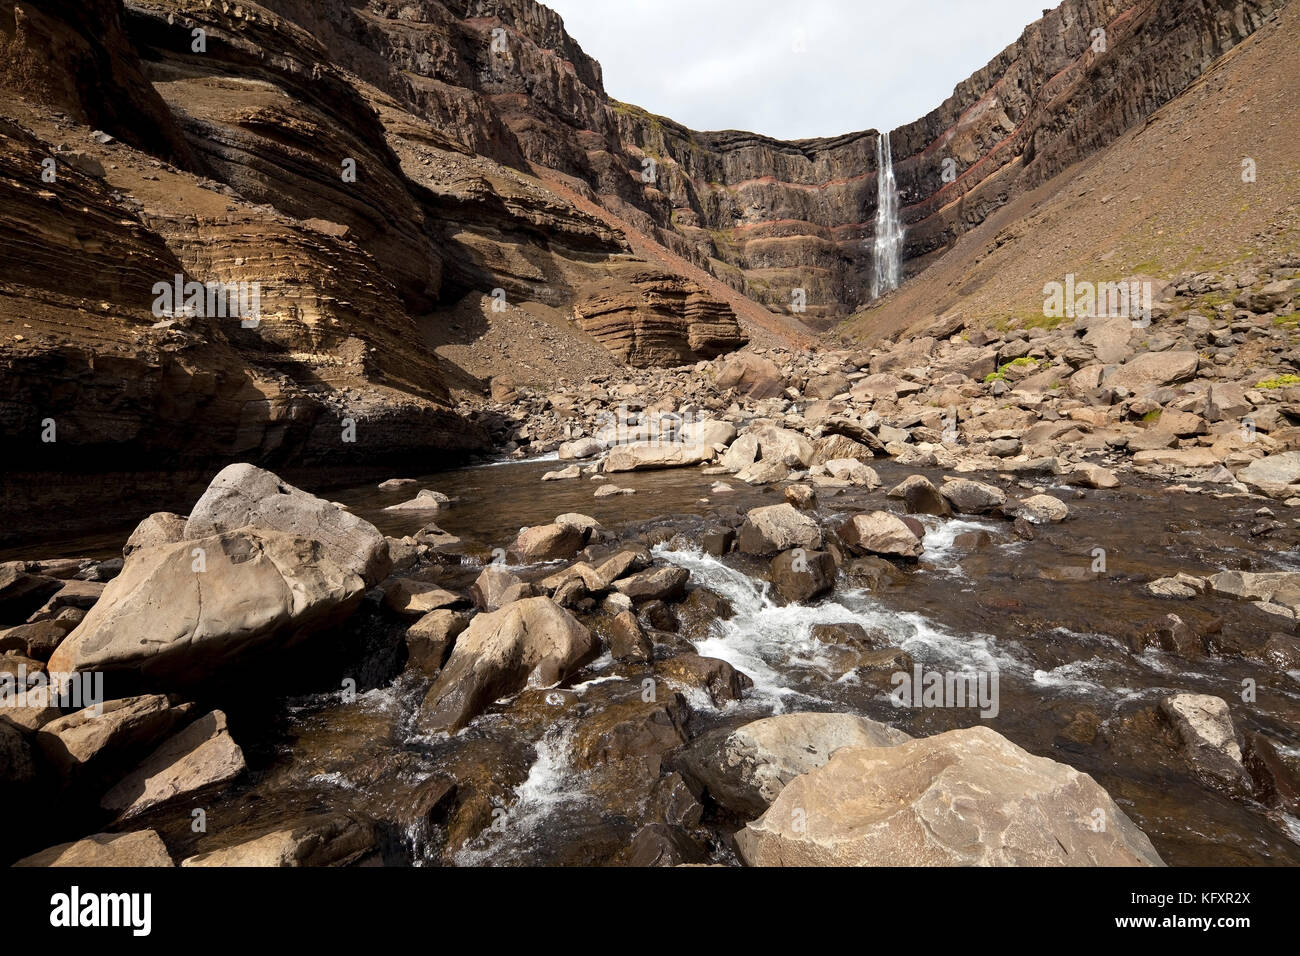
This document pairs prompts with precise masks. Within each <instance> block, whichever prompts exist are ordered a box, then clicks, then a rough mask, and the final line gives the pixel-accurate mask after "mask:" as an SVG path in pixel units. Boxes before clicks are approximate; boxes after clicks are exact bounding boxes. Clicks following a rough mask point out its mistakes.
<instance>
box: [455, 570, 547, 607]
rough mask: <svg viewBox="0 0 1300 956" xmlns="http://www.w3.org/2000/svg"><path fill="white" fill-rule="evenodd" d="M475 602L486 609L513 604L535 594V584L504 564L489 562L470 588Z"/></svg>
mask: <svg viewBox="0 0 1300 956" xmlns="http://www.w3.org/2000/svg"><path fill="white" fill-rule="evenodd" d="M469 593H470V597H471V598H473V599H474V603H475V604H476V605H478V606H479V608H481V609H482V610H484V611H495V610H497V608H502V607H505V606H506V605H507V604H513V603H514V602H515V601H518V600H520V599H521V598H526V597H532V596H533V593H534V592H533V586H532V585H531V584H529V583H528V582H527V581H525V580H523V579H522V578H520V577H519V575H517V574H515V573H514V572H513V571H511V570H510V569H509V568H508V567H506V566H505V565H503V564H489V565H488V566H487V567H485V568H484V569H483V571H482V572H481V573H480V574H479V576H478V578H476V579H475V581H474V584H473V585H472V586H471V587H470V589H469Z"/></svg>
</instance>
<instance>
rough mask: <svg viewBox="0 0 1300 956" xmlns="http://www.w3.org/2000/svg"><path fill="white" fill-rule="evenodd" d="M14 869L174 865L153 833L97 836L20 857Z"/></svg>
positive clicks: (144, 831) (98, 834)
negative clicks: (21, 867) (17, 867)
mask: <svg viewBox="0 0 1300 956" xmlns="http://www.w3.org/2000/svg"><path fill="white" fill-rule="evenodd" d="M14 866H25V867H30V866H75V867H149V866H175V864H174V863H173V862H172V858H171V856H170V855H169V854H168V852H167V846H166V845H165V844H164V843H163V841H162V837H160V836H159V835H158V834H157V832H156V831H154V830H137V831H135V832H132V833H96V834H95V835H94V836H88V837H86V838H85V839H84V840H77V841H76V842H74V843H60V844H59V845H58V846H52V847H50V848H49V849H46V850H42V851H41V852H40V853H33V854H32V855H31V856H27V857H23V858H22V859H21V860H19V861H18V862H17V863H15V864H14Z"/></svg>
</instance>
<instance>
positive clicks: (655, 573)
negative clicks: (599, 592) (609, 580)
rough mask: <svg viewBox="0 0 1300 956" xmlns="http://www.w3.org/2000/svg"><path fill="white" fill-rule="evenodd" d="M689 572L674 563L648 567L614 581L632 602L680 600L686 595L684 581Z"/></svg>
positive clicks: (618, 588) (617, 587)
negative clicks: (659, 566)
mask: <svg viewBox="0 0 1300 956" xmlns="http://www.w3.org/2000/svg"><path fill="white" fill-rule="evenodd" d="M690 576H691V574H690V572H689V571H687V570H686V569H685V568H680V567H677V566H676V565H671V564H670V565H667V566H665V567H661V568H648V569H647V570H645V571H639V572H637V573H636V574H633V575H631V576H630V577H626V578H622V579H621V580H618V581H615V582H614V587H615V589H616V590H617V591H618V592H619V593H620V594H626V595H627V596H628V597H630V598H631V599H632V600H633V601H634V602H637V603H640V602H642V601H656V600H657V601H680V600H681V599H682V598H683V597H685V596H686V582H687V581H688V580H690Z"/></svg>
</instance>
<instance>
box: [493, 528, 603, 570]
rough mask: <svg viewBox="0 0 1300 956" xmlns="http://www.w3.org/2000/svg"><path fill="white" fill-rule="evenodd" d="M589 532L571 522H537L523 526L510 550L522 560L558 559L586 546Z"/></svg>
mask: <svg viewBox="0 0 1300 956" xmlns="http://www.w3.org/2000/svg"><path fill="white" fill-rule="evenodd" d="M590 537H591V532H589V531H584V530H583V529H582V528H579V527H577V526H575V525H571V524H558V523H556V524H539V525H534V526H533V527H531V528H524V529H523V530H521V531H520V532H519V536H518V537H516V538H515V543H514V544H513V545H512V546H511V548H510V550H511V551H513V552H514V553H515V554H517V555H519V557H520V558H521V559H522V560H524V561H560V560H563V559H564V558H571V557H573V556H574V555H575V554H577V553H578V552H579V551H581V550H582V549H583V548H585V547H586V546H587V539H588V538H590Z"/></svg>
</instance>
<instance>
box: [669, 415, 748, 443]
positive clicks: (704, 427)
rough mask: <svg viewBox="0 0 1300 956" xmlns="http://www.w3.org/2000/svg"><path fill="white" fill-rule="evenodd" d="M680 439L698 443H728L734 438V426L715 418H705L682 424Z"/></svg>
mask: <svg viewBox="0 0 1300 956" xmlns="http://www.w3.org/2000/svg"><path fill="white" fill-rule="evenodd" d="M681 434H682V441H684V442H694V443H696V444H700V445H730V444H731V443H732V442H733V441H735V440H736V426H735V425H733V424H731V422H724V421H722V420H720V419H717V418H705V419H701V420H699V421H692V422H687V423H686V424H684V425H682V432H681Z"/></svg>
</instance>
